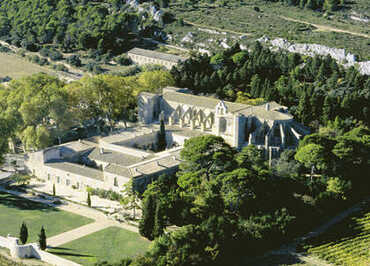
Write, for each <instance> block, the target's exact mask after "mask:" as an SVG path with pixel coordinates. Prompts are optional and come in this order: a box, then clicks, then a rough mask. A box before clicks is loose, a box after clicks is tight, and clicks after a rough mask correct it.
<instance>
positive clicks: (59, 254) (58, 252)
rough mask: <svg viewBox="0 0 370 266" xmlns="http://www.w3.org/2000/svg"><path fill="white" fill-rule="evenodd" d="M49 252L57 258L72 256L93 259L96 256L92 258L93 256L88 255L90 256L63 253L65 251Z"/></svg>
mask: <svg viewBox="0 0 370 266" xmlns="http://www.w3.org/2000/svg"><path fill="white" fill-rule="evenodd" d="M53 249H64V248H53ZM65 250H71V249H69V248H66V249H65ZM48 252H49V253H51V254H54V255H57V256H70V257H81V258H93V257H95V256H91V255H88V254H79V253H71V252H68V251H65V252H63V251H53V250H50V251H48Z"/></svg>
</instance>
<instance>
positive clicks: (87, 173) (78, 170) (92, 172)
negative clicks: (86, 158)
mask: <svg viewBox="0 0 370 266" xmlns="http://www.w3.org/2000/svg"><path fill="white" fill-rule="evenodd" d="M45 165H46V166H48V167H51V168H55V169H59V170H62V171H65V172H70V173H71V174H72V175H73V174H76V175H80V176H84V177H88V178H93V179H96V180H100V181H104V174H103V172H102V171H100V170H97V169H94V168H91V167H87V166H82V165H79V164H75V163H69V162H55V163H46V164H45ZM72 177H73V176H72Z"/></svg>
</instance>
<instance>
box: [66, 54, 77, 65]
mask: <svg viewBox="0 0 370 266" xmlns="http://www.w3.org/2000/svg"><path fill="white" fill-rule="evenodd" d="M66 61H67V63H68V64H70V65H72V66H76V67H80V66H81V59H80V57H79V56H78V55H71V56H70V57H68V58H67V60H66Z"/></svg>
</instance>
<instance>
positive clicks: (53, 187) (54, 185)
mask: <svg viewBox="0 0 370 266" xmlns="http://www.w3.org/2000/svg"><path fill="white" fill-rule="evenodd" d="M53 196H55V184H53Z"/></svg>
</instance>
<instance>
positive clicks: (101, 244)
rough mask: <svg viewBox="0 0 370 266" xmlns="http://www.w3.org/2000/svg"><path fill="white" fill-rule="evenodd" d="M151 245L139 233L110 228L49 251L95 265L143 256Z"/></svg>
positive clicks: (78, 261) (85, 263)
mask: <svg viewBox="0 0 370 266" xmlns="http://www.w3.org/2000/svg"><path fill="white" fill-rule="evenodd" d="M149 244H150V242H149V241H147V240H145V239H143V238H142V237H141V236H140V235H139V234H137V233H133V232H130V231H127V230H124V229H121V228H119V227H108V228H106V229H103V230H101V231H99V232H96V233H93V234H91V235H88V236H85V237H82V238H80V239H77V240H74V241H72V242H69V243H67V244H65V245H62V246H60V247H58V248H54V249H52V250H49V251H50V252H51V253H53V254H55V255H58V256H61V257H64V258H66V259H68V260H72V261H75V262H77V263H80V264H82V265H94V264H95V263H96V262H99V261H104V260H106V261H109V262H118V261H120V260H121V259H123V258H125V257H133V256H136V255H140V254H143V253H145V251H146V250H147V249H148V246H149Z"/></svg>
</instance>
